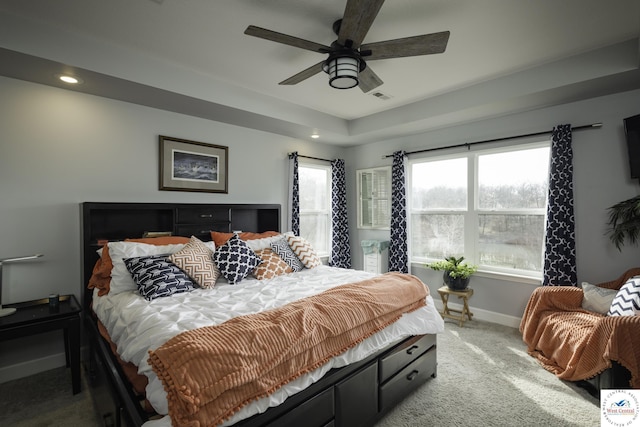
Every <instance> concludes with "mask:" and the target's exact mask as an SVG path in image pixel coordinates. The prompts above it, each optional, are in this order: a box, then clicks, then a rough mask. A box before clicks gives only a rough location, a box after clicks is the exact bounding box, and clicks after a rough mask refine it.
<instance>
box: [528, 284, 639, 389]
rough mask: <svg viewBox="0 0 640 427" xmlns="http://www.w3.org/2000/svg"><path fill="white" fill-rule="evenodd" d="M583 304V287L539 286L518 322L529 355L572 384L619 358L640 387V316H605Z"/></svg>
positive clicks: (598, 371)
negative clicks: (585, 307)
mask: <svg viewBox="0 0 640 427" xmlns="http://www.w3.org/2000/svg"><path fill="white" fill-rule="evenodd" d="M581 305H582V289H580V288H576V287H569V286H546V287H542V288H537V289H536V290H535V291H534V292H533V294H532V295H531V298H530V299H529V303H528V304H527V307H526V309H525V312H524V315H523V316H522V322H521V323H520V331H521V332H522V338H523V340H524V342H525V343H526V344H527V351H528V352H529V354H530V355H531V356H533V357H535V358H536V359H538V361H539V362H540V364H541V365H542V366H543V367H544V368H545V369H547V370H548V371H550V372H553V373H554V374H556V376H557V377H558V378H561V379H563V380H568V381H579V380H584V379H588V378H591V377H594V376H596V375H598V374H599V373H601V372H602V371H604V370H606V369H608V368H610V367H611V361H612V360H615V361H617V362H618V363H620V364H621V365H622V366H624V367H625V368H626V369H627V370H629V372H631V384H630V385H631V387H633V388H640V375H639V374H640V316H622V317H610V316H603V315H601V314H599V313H593V312H590V311H587V310H584V309H582V307H581Z"/></svg>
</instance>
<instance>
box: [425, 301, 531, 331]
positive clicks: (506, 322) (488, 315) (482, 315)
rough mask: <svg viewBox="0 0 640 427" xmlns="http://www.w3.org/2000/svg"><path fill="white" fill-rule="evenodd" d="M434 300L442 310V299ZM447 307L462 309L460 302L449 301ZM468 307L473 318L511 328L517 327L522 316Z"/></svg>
mask: <svg viewBox="0 0 640 427" xmlns="http://www.w3.org/2000/svg"><path fill="white" fill-rule="evenodd" d="M434 302H435V304H436V308H437V309H438V311H440V312H442V308H443V305H442V301H437V300H435V299H434ZM449 308H453V309H454V310H462V304H457V303H452V302H450V303H449ZM469 309H470V310H471V313H473V318H474V319H478V320H484V321H486V322H491V323H497V324H498V325H503V326H509V327H512V328H519V327H520V321H521V320H522V318H520V317H515V316H509V315H506V314H502V313H496V312H495V311H489V310H483V309H481V308H474V307H469Z"/></svg>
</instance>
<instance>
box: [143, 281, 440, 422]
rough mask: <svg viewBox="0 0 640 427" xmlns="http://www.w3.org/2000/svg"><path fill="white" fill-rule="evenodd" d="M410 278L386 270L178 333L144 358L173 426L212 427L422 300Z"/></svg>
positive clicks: (422, 288) (423, 288)
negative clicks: (157, 380)
mask: <svg viewBox="0 0 640 427" xmlns="http://www.w3.org/2000/svg"><path fill="white" fill-rule="evenodd" d="M428 293H429V292H428V288H427V287H426V286H425V285H424V284H423V283H422V282H421V281H420V279H418V278H417V277H415V276H411V275H407V274H399V273H387V274H385V275H383V276H378V277H376V278H373V279H369V280H365V281H362V282H359V283H354V284H348V285H343V286H338V287H336V288H333V289H330V290H327V291H325V292H323V293H321V294H318V295H315V296H312V297H308V298H304V299H302V300H298V301H294V302H292V303H290V304H287V305H285V306H282V307H279V308H276V309H273V310H269V311H265V312H261V313H256V314H252V315H246V316H240V317H236V318H233V319H231V320H228V321H227V322H225V323H223V324H220V325H217V326H208V327H204V328H199V329H196V330H193V331H188V332H184V333H181V334H179V335H177V336H176V337H174V338H172V339H170V340H169V341H167V343H165V344H164V345H162V346H161V347H160V348H158V349H157V350H156V351H154V352H150V358H149V363H150V365H151V366H152V367H153V369H154V371H155V372H156V374H157V375H158V377H159V378H160V379H161V380H162V382H163V385H164V388H165V390H166V392H167V400H168V403H169V415H170V416H171V420H172V423H173V426H174V427H178V426H189V427H205V426H214V425H218V424H220V423H221V422H223V421H224V420H225V419H228V418H229V417H230V416H231V415H233V414H234V413H235V412H236V411H238V410H239V409H240V408H242V407H243V406H245V405H247V404H248V403H250V402H251V401H254V400H256V399H259V398H261V397H264V396H267V395H269V394H270V393H272V392H274V391H275V390H276V389H278V388H279V387H281V386H282V385H284V384H285V383H287V382H289V381H291V380H293V379H295V378H297V377H299V376H300V375H302V374H304V373H306V372H310V371H312V370H314V369H316V368H318V367H320V366H321V365H323V364H324V363H326V362H327V361H328V360H329V359H330V358H332V357H335V356H337V355H338V354H341V353H343V352H344V351H346V350H347V349H349V348H350V347H353V346H355V345H356V344H357V343H359V342H361V341H362V340H364V339H365V338H367V337H369V336H371V335H373V334H374V333H375V332H378V331H380V330H381V329H383V328H384V327H386V326H388V325H390V324H391V323H393V322H395V321H396V320H398V319H399V318H400V317H401V316H402V314H403V313H406V312H410V311H413V310H416V309H418V308H420V307H422V306H424V305H425V304H426V302H425V298H426V296H427V295H428Z"/></svg>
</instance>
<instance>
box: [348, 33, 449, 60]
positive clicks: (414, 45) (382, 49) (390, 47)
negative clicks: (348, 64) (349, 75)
mask: <svg viewBox="0 0 640 427" xmlns="http://www.w3.org/2000/svg"><path fill="white" fill-rule="evenodd" d="M449 34H450V33H449V31H442V32H440V33H433V34H424V35H422V36H413V37H405V38H402V39H395V40H386V41H383V42H376V43H368V44H363V45H362V46H361V47H360V51H361V52H364V51H367V50H370V51H371V55H367V56H365V58H366V59H367V61H373V60H376V59H388V58H401V57H405V56H420V55H431V54H434V53H442V52H444V51H445V49H446V48H447V42H448V41H449Z"/></svg>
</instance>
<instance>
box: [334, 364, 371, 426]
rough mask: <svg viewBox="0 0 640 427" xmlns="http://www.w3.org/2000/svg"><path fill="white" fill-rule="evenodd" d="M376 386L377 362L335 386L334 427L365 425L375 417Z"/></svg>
mask: <svg viewBox="0 0 640 427" xmlns="http://www.w3.org/2000/svg"><path fill="white" fill-rule="evenodd" d="M377 384H378V363H377V361H374V362H373V363H371V364H369V365H367V366H366V367H364V368H363V369H360V370H359V371H357V372H355V373H354V374H352V375H350V376H348V377H347V378H345V379H344V380H342V381H340V382H339V383H338V384H336V386H335V390H336V427H357V426H360V425H367V424H369V423H370V421H371V419H373V418H374V417H376V415H377V414H378V405H377V402H378V387H377Z"/></svg>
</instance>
